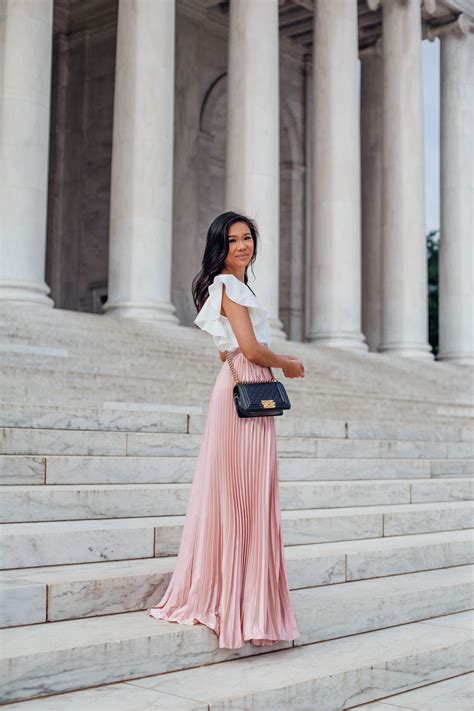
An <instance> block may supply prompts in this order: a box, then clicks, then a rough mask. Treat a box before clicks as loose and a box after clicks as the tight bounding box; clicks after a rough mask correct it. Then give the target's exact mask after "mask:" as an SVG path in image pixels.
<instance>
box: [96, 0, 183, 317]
mask: <svg viewBox="0 0 474 711" xmlns="http://www.w3.org/2000/svg"><path fill="white" fill-rule="evenodd" d="M175 16H176V10H175V2H174V0H168V1H167V2H133V3H119V8H118V21H117V45H116V63H115V87H114V121H113V139H112V169H111V188H110V234H109V264H108V266H109V274H108V299H107V302H106V304H105V307H104V311H105V312H106V313H107V314H111V315H113V316H115V317H117V316H118V317H131V318H136V319H144V320H153V321H156V322H158V323H159V322H160V321H162V322H164V323H167V324H168V325H172V324H176V325H178V323H179V321H178V318H177V316H176V313H175V307H174V305H173V304H172V300H171V276H172V261H171V254H172V241H173V209H172V205H173V156H174V151H173V145H174V140H173V135H174V91H175V82H174V77H175V68H174V63H175V52H176V48H175Z"/></svg>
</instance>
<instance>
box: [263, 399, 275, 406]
mask: <svg viewBox="0 0 474 711" xmlns="http://www.w3.org/2000/svg"><path fill="white" fill-rule="evenodd" d="M260 402H261V403H262V405H263V407H276V405H275V400H260Z"/></svg>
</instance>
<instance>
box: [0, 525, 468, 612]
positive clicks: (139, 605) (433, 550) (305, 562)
mask: <svg viewBox="0 0 474 711" xmlns="http://www.w3.org/2000/svg"><path fill="white" fill-rule="evenodd" d="M285 559H286V566H287V571H288V582H289V586H290V589H292V590H293V589H302V588H312V587H315V586H323V585H325V586H328V585H332V584H334V583H343V582H348V581H354V580H360V579H364V578H374V579H375V578H382V577H383V576H391V575H397V574H400V573H411V572H416V571H426V570H430V569H434V568H436V569H440V568H448V567H450V566H460V565H467V564H474V540H473V536H472V532H470V531H451V532H445V533H431V534H424V535H418V536H397V537H391V538H388V539H387V538H386V539H372V540H370V539H369V540H355V541H339V542H334V543H320V544H306V545H300V546H289V547H285ZM175 564H176V557H174V556H168V557H164V558H159V559H156V558H148V559H145V560H129V561H115V562H103V563H100V564H97V563H89V564H82V565H81V564H79V565H66V566H64V565H63V566H61V565H55V566H53V567H36V568H29V569H28V568H26V569H14V570H8V571H6V572H5V573H4V574H3V576H2V578H1V580H5V581H6V583H8V584H9V586H10V588H11V583H12V580H15V581H17V582H18V583H19V584H20V583H21V584H25V583H29V584H31V585H34V584H41V585H43V586H45V591H46V586H47V598H48V603H47V610H48V620H49V621H57V620H64V619H74V618H77V617H87V616H93V615H104V614H114V613H117V612H127V611H133V610H142V609H145V608H146V607H148V606H149V605H151V604H153V603H154V602H156V601H157V600H159V599H160V598H161V596H162V594H163V593H164V591H165V588H166V586H167V584H168V581H169V578H170V576H171V573H172V571H173V569H174V567H175ZM0 582H1V581H0ZM5 587H6V589H7V591H8V585H6V586H5ZM374 589H375V586H374ZM372 594H375V593H372ZM25 599H26V595H25ZM35 599H36V590H34V589H32V604H33V603H34V601H35ZM44 600H45V596H44V595H43V606H44Z"/></svg>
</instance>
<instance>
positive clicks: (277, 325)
mask: <svg viewBox="0 0 474 711" xmlns="http://www.w3.org/2000/svg"><path fill="white" fill-rule="evenodd" d="M268 323H269V324H270V331H271V336H272V341H273V340H274V339H275V340H276V341H278V340H280V341H287V340H288V335H287V333H286V331H285V329H284V328H283V321H280V319H279V318H269V319H268Z"/></svg>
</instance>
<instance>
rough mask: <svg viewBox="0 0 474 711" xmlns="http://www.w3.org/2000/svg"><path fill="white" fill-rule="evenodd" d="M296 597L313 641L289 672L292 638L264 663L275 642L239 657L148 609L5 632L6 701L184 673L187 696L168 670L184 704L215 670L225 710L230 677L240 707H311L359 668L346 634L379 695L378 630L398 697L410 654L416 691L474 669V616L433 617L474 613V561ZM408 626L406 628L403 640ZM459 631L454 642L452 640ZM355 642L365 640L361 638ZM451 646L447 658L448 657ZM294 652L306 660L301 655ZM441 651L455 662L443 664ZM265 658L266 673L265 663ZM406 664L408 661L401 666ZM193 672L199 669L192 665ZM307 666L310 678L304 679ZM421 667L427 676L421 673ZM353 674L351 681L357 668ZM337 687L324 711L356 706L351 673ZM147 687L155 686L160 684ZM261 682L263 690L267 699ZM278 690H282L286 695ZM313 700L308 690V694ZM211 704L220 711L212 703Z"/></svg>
mask: <svg viewBox="0 0 474 711" xmlns="http://www.w3.org/2000/svg"><path fill="white" fill-rule="evenodd" d="M291 597H292V602H293V605H294V609H295V614H296V618H297V622H298V626H299V629H300V631H301V635H300V637H298V639H297V640H295V647H296V649H291V650H290V649H287V650H286V655H285V657H284V663H283V665H280V666H279V668H278V674H276V673H275V674H273V673H271V670H270V668H269V665H270V666H271V665H272V664H277V665H278V659H279V657H278V656H275V655H276V654H280V653H281V650H282V649H283V648H284V647H291V646H292V643H291V642H283V641H282V642H278V643H277V644H275V645H272V647H271V649H272V653H271V654H265V653H263V656H261V654H262V650H263V651H265V647H261V648H256V647H255V646H253V645H252V644H251V643H249V642H247V643H246V644H245V645H244V646H243V647H242V648H240V649H238V650H228V649H224V648H223V649H219V648H218V646H217V637H216V635H215V633H214V632H213V631H212V630H210V629H209V628H207V627H206V626H204V625H201V624H197V625H189V626H188V625H179V624H176V623H169V622H166V621H165V620H156V619H152V618H150V617H149V616H148V615H147V613H146V611H141V612H131V613H122V614H116V615H106V616H102V617H92V618H87V619H80V620H68V621H64V622H51V623H45V624H39V625H25V626H22V627H16V628H10V629H4V630H2V631H1V634H0V641H1V644H0V650H1V651H0V654H1V658H2V668H3V674H2V678H3V679H4V683H3V688H2V692H1V693H2V697H1V699H0V701H1V702H3V703H5V702H8V701H15V700H20V699H27V698H32V697H35V696H46V695H48V694H52V693H58V692H62V691H72V690H76V689H80V688H86V687H92V686H98V685H101V684H107V683H112V682H117V681H122V680H125V679H138V678H140V677H144V676H149V675H152V674H155V675H157V674H158V675H161V674H163V673H164V672H178V671H179V672H180V673H183V674H184V676H182V677H179V678H181V679H186V678H187V677H186V674H187V675H189V681H188V682H186V683H185V686H184V687H181V690H180V691H178V687H177V686H176V685H175V686H174V687H173V686H172V684H173V681H172V680H173V679H176V678H178V677H177V675H176V674H174V675H171V674H166V677H163V676H162V677H161V678H160V680H156V681H157V683H161V684H163V683H164V684H167V687H166V688H167V691H168V692H169V693H175V694H177V695H178V696H180V697H182V696H183V695H184V694H183V691H184V689H185V688H186V689H188V690H189V689H190V688H191V686H190V685H191V684H192V681H191V680H192V678H193V677H192V675H193V674H196V673H197V674H202V673H203V672H205V673H206V682H205V685H206V693H207V694H208V698H210V696H209V695H212V694H214V696H215V699H216V704H218V703H219V697H220V700H221V702H223V700H224V698H226V699H228V698H229V693H230V687H229V686H227V682H226V679H232V680H233V684H232V686H233V692H232V694H235V695H237V698H236V699H235V703H237V702H238V703H239V705H240V708H253V709H256V708H262V709H268V708H275V706H274V703H273V702H274V701H275V699H277V700H278V703H280V701H282V702H283V699H284V700H285V703H286V706H284V707H283V708H285V709H287V708H295V709H296V708H298V709H300V708H302V705H303V704H306V703H307V702H308V703H309V700H310V699H311V703H314V701H315V696H314V694H315V680H316V679H317V678H318V676H319V677H320V676H321V675H323V676H324V673H323V670H324V669H326V670H327V672H326V675H327V674H328V673H330V676H331V680H334V679H336V678H337V672H338V670H341V664H342V662H343V660H344V659H345V660H346V662H347V656H348V655H347V652H346V654H344V653H343V649H344V648H343V647H342V646H341V645H343V644H344V640H341V639H337V638H338V637H346V640H345V644H346V645H347V647H346V650H347V649H350V650H351V653H350V655H349V656H350V658H351V662H352V665H353V664H354V662H355V660H357V667H356V668H357V671H358V673H357V674H356V675H355V676H356V678H357V681H358V684H361V681H362V686H363V688H365V689H366V688H367V683H366V682H367V680H366V679H361V676H362V674H361V664H362V666H363V663H362V660H364V659H365V660H366V661H368V660H367V657H366V656H364V655H367V654H368V650H369V648H371V645H370V644H369V643H368V642H367V643H366V644H364V643H363V640H362V638H361V637H360V635H361V633H364V632H370V631H374V634H375V631H378V632H379V634H375V639H376V640H377V642H376V644H374V646H373V648H372V655H371V657H370V668H371V672H372V674H373V672H374V669H378V670H380V671H379V673H378V674H377V676H380V673H381V671H383V672H384V674H385V675H387V674H388V671H387V670H388V669H390V670H392V669H394V671H395V674H394V676H395V677H396V679H397V685H394V679H393V678H392V676H390V679H391V681H392V683H391V685H390V688H387V689H386V691H387V693H389V692H391V693H393V691H399V690H402V689H403V688H407V687H406V686H405V687H404V686H403V685H404V684H406V683H407V680H408V678H407V677H405V675H404V674H401V673H400V660H403V654H404V651H407V653H409V654H410V666H409V667H408V668H407V675H408V677H409V679H410V681H411V683H410V686H409V688H412V687H413V686H416V682H417V681H420V682H421V683H426V679H427V676H426V675H427V672H429V673H430V674H431V675H433V674H434V675H435V678H436V679H440V678H446V677H448V676H453V675H455V674H461V673H465V672H467V671H470V669H471V664H472V660H471V656H470V652H469V650H470V649H471V648H472V647H470V646H469V644H472V643H471V642H470V640H469V637H470V632H467V630H466V629H465V623H464V621H463V624H462V626H461V629H459V625H458V626H456V625H453V627H451V626H450V625H449V624H448V625H446V626H444V624H443V623H440V624H436V623H433V624H430V623H429V620H428V619H427V618H434V617H439V616H441V615H451V614H452V613H457V612H462V611H466V610H470V609H472V602H473V567H472V566H459V567H455V568H449V569H447V570H435V571H428V572H422V573H409V574H404V575H394V576H390V577H386V578H378V579H373V580H363V581H355V582H350V583H341V584H339V585H332V586H330V587H329V588H328V587H327V586H322V587H319V588H311V589H307V590H295V591H292V593H291ZM419 620H426V622H425V623H424V624H423V623H419V625H418V628H417V629H418V631H419V634H421V635H426V636H425V637H424V644H425V646H423V643H422V641H421V640H418V643H417V642H416V640H415V638H413V637H412V636H410V634H409V630H408V628H407V627H406V625H407V624H408V623H412V622H416V621H419ZM448 622H449V621H448ZM396 625H403V628H401V630H400V631H399V632H400V634H399V635H398V636H396V632H397V630H396V628H395V626H396ZM387 626H389V627H392V633H390V630H386V629H384V628H385V627H387ZM394 628H395V629H394ZM425 628H426V631H425ZM448 633H449V635H450V637H449V642H448V640H447V639H446V638H445V637H444V635H445V634H448ZM351 635H357V636H356V637H355V638H352V639H351V637H350V636H351ZM383 635H385V636H383ZM387 635H388V636H387ZM407 637H408V641H409V644H407ZM324 640H333V643H334V644H336V645H337V647H338V654H336V655H334V657H331V655H328V654H327V653H326V654H325V652H324V649H330V648H329V647H326V646H325V645H314V643H315V642H322V641H324ZM454 640H455V641H456V653H455V654H454V655H452V654H449V655H448V657H446V647H447V646H448V647H450V646H452V644H453V643H454ZM309 645H314V646H309ZM278 650H280V651H278ZM408 650H409V651H408ZM437 650H438V652H437ZM439 650H444V651H443V653H441V652H440V651H439ZM310 652H314V653H315V654H318V655H320V656H319V657H318V659H319V662H318V661H317V659H315V658H314V657H310V658H309V664H308V665H305V664H304V659H306V658H307V655H309V654H310ZM289 653H291V654H292V655H294V656H293V657H289V656H288V654H289ZM440 654H441V656H442V657H443V659H444V663H440V662H441V660H440V658H439V655H440ZM250 655H251V656H252V658H251V662H247V663H245V662H244V666H241V667H240V672H239V675H238V677H234V676H233V675H232V669H233V667H232V666H231V665H234V666H235V663H236V661H238V662H239V663H240V661H241V659H239V660H235V661H227V662H226V665H225V668H226V669H227V672H226V673H225V674H224V675H223V676H222V678H220V679H219V678H218V677H214V678H215V681H214V682H212V681H211V680H210V679H211V677H210V676H209V675H212V674H213V673H214V674H219V671H220V670H221V669H222V666H215V664H217V663H219V662H223V661H225V660H229V659H232V658H235V657H236V656H237V657H246V656H250ZM300 655H301V656H300ZM390 655H394V656H393V663H392V664H387V659H389V660H390V659H392V657H391V656H390ZM416 655H422V657H423V661H422V660H421V658H420V659H418V663H417V664H414V661H415V659H414V657H415V656H416ZM280 658H281V657H280ZM453 658H454V659H455V663H454V664H453V663H448V659H451V660H453ZM291 659H293V662H291V661H290V660H291ZM262 660H263V664H264V667H265V668H263V667H262V666H261V665H262ZM273 660H274V661H273ZM395 660H397V661H398V665H397V664H395V665H394V663H395ZM203 665H205V668H204V666H203ZM193 666H194V667H196V666H198V667H199V668H198V669H197V670H196V669H190V667H193ZM257 668H258V669H259V673H258V674H254V672H252V670H255V669H257ZM303 669H304V670H305V672H306V676H301V674H302V671H303ZM440 669H441V671H440ZM184 670H187V671H186V672H185V671H184ZM214 670H216V671H214ZM245 670H247V671H245ZM415 670H420V671H422V673H421V675H417V676H415V678H414V676H413V675H414V674H416V672H415ZM308 673H309V675H310V676H309V678H308V676H307V675H308ZM295 674H296V675H298V676H297V678H295V676H294V675H295ZM418 674H419V672H418ZM344 676H345V677H346V676H347V670H346V673H345V675H344ZM428 678H430V679H431V678H432V677H428ZM433 680H434V679H433ZM327 681H328V680H327V679H326V683H325V684H323V686H322V688H321V693H324V697H321V702H322V700H323V698H325V699H326V700H328V703H330V704H332V705H327V704H326V705H325V704H324V703H322V708H324V709H325V711H329V709H334V710H335V711H336V709H340V708H341V702H342V697H340V694H341V693H342V692H343V693H344V702H343V703H346V701H347V699H348V688H351V685H350V684H349V686H348V682H349V679H347V678H344V683H341V682H342V679H341V678H337V682H338V683H337V685H336V686H335V687H334V689H335V690H337V694H336V696H334V695H333V693H332V688H331V690H330V693H328V687H327ZM140 683H142V682H140ZM147 683H150V679H148V680H147ZM170 684H171V686H170ZM254 684H259V685H260V687H259V688H260V691H259V693H257V689H255V688H254ZM282 685H284V688H283V687H282ZM275 686H276V687H277V689H275ZM383 688H385V687H383ZM173 689H174V691H173ZM278 689H279V693H278V695H277V696H275V694H276V693H277V690H278ZM305 694H308V696H307V697H306V699H305V696H304V695H305ZM378 694H379V695H378V696H367V691H366V692H365V695H361V689H360V688H359V694H358V695H355V694H353V695H352V696H351V698H352V699H353V703H357V702H359V701H360V702H365V701H370V700H373V699H374V698H380V695H381V694H380V689H379V690H378ZM199 695H200V694H199V693H198V690H197V689H196V688H195V689H194V690H193V691H192V693H191V694H190V696H192V698H193V699H196V698H199ZM216 695H217V696H216ZM239 697H240V698H239ZM188 698H189V692H188ZM211 701H212V704H214V701H213V700H212V698H211ZM297 703H298V704H299V706H297V705H296V704H297ZM216 707H217V706H216ZM221 707H222V704H221ZM227 707H228V708H229V706H227ZM303 707H304V706H303ZM234 708H235V706H234Z"/></svg>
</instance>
